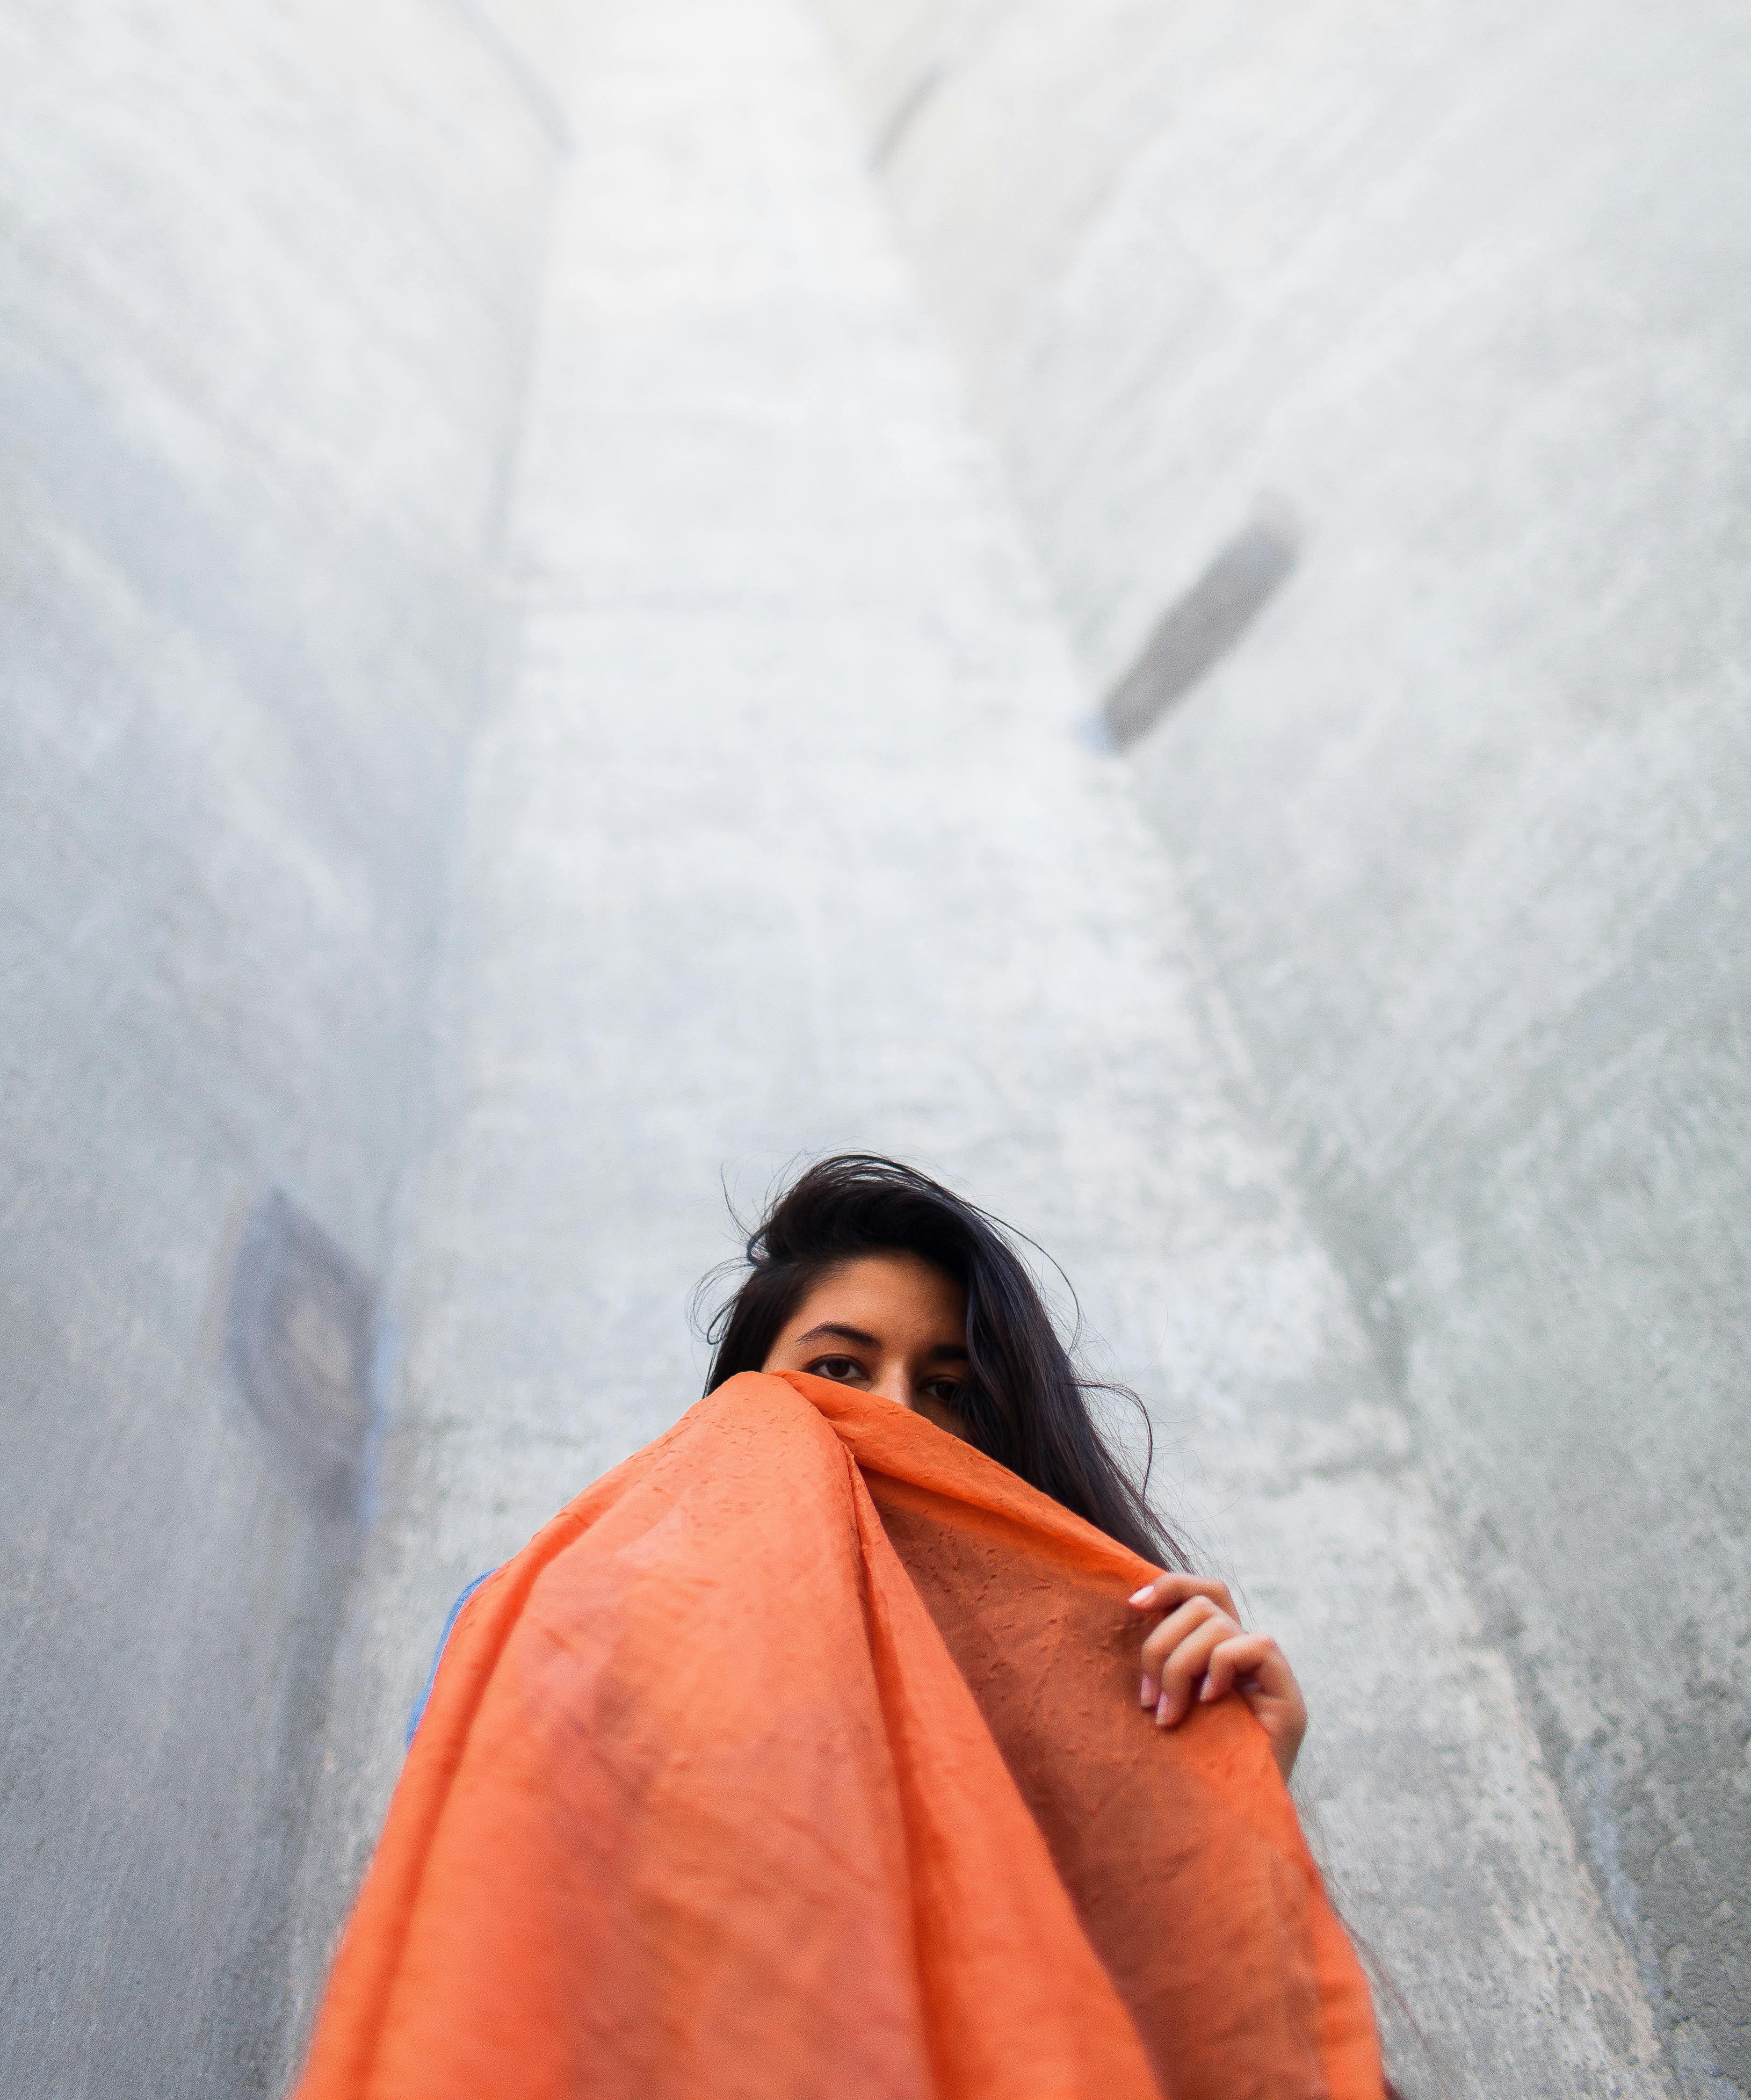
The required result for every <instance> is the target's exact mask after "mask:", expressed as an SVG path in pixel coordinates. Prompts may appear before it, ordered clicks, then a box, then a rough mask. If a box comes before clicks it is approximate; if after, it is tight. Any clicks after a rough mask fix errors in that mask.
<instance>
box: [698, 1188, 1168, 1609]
mask: <svg viewBox="0 0 1751 2100" xmlns="http://www.w3.org/2000/svg"><path fill="white" fill-rule="evenodd" d="M1006 1233H1007V1228H1005V1227H1003V1226H1002V1225H1000V1224H999V1223H998V1221H997V1220H995V1218H992V1217H990V1216H988V1215H986V1212H985V1211H981V1210H980V1209H979V1208H978V1207H977V1205H975V1204H973V1203H969V1202H966V1201H965V1200H964V1198H961V1197H959V1196H957V1195H955V1193H953V1192H952V1191H951V1190H950V1189H945V1188H944V1187H943V1186H942V1184H941V1183H940V1182H937V1181H933V1180H931V1179H930V1178H929V1176H928V1175H924V1174H920V1173H919V1172H918V1171H916V1170H915V1168H913V1167H902V1166H900V1165H899V1164H898V1162H895V1161H893V1160H892V1159H883V1158H880V1157H879V1156H877V1155H876V1154H872V1153H864V1152H848V1153H841V1154H839V1155H838V1156H837V1157H836V1158H831V1159H823V1160H821V1161H819V1162H818V1163H817V1164H816V1165H814V1166H813V1167H809V1168H808V1169H806V1170H805V1171H804V1172H803V1173H802V1174H801V1175H799V1176H797V1178H796V1180H795V1181H793V1182H792V1184H791V1185H790V1186H789V1188H787V1189H785V1190H784V1191H783V1193H781V1194H780V1195H779V1196H778V1198H776V1200H775V1201H774V1202H772V1204H771V1205H770V1207H769V1209H768V1210H767V1211H766V1215H765V1217H764V1218H762V1219H761V1221H760V1223H759V1224H758V1225H757V1226H756V1228H755V1229H754V1231H753V1232H752V1233H750V1234H749V1236H748V1242H747V1247H746V1255H747V1264H748V1273H747V1274H746V1275H745V1276H744V1277H743V1281H742V1283H741V1285H740V1286H739V1289H738V1290H736V1293H735V1295H734V1297H733V1298H731V1299H730V1300H729V1301H728V1302H727V1303H726V1304H724V1305H722V1306H721V1307H720V1308H718V1310H717V1312H716V1314H715V1315H714V1316H713V1317H712V1319H711V1321H709V1323H708V1326H707V1327H706V1330H705V1334H706V1339H707V1340H708V1341H709V1342H710V1343H712V1344H713V1354H712V1368H711V1374H710V1376H709V1377H708V1379H707V1380H706V1386H705V1389H706V1391H707V1392H712V1391H713V1390H714V1389H715V1388H716V1387H718V1386H720V1385H721V1384H722V1383H723V1382H724V1380H725V1379H728V1378H734V1376H735V1374H736V1373H737V1372H739V1371H757V1370H759V1369H760V1368H761V1365H763V1364H764V1363H765V1361H766V1358H767V1357H768V1356H769V1355H770V1353H771V1352H772V1348H773V1344H774V1343H775V1342H776V1341H777V1340H778V1336H779V1335H780V1334H781V1333H783V1329H784V1326H785V1323H786V1322H787V1321H788V1320H789V1319H790V1318H791V1317H792V1315H793V1314H794V1313H795V1312H796V1308H797V1307H798V1305H800V1304H801V1302H802V1300H803V1299H804V1297H805V1295H806V1294H807V1293H808V1291H809V1289H810V1288H811V1287H812V1286H814V1284H815V1283H817V1282H819V1280H820V1279H821V1278H822V1277H823V1276H826V1275H828V1274H830V1273H831V1271H833V1270H834V1269H836V1268H841V1267H843V1266H844V1264H845V1263H847V1262H849V1261H855V1260H858V1258H859V1257H860V1256H862V1255H871V1254H910V1255H917V1256H918V1257H919V1258H920V1260H924V1261H927V1262H928V1263H929V1264H931V1265H932V1266H933V1268H938V1269H940V1270H942V1273H944V1274H945V1275H946V1276H950V1277H953V1278H954V1280H955V1282H956V1283H958V1284H959V1286H960V1287H961V1289H962V1290H964V1292H965V1294H966V1299H967V1352H968V1359H969V1361H968V1367H967V1378H966V1382H965V1383H964V1386H963V1387H962V1390H961V1395H960V1398H959V1401H958V1402H957V1410H958V1412H959V1414H960V1417H961V1419H962V1422H963V1423H964V1426H965V1428H966V1432H967V1436H968V1441H969V1442H971V1443H973V1444H975V1445H977V1447H978V1448H979V1449H980V1450H981V1451H983V1452H985V1453H986V1454H987V1455H988V1456H989V1457H990V1458H995V1459H996V1460H997V1462H999V1465H1003V1466H1007V1467H1008V1468H1009V1470H1010V1471H1012V1473H1019V1474H1020V1475H1021V1478H1022V1479H1023V1480H1026V1481H1027V1482H1028V1483H1029V1484H1030V1485H1031V1486H1034V1487H1036V1488H1038V1489H1040V1490H1041V1492H1042V1493H1045V1494H1048V1495H1050V1496H1051V1497H1052V1500H1053V1501H1054V1502H1061V1503H1062V1504H1063V1505H1064V1507H1065V1508H1066V1509H1069V1510H1074V1511H1075V1512H1076V1514H1077V1515H1078V1516H1080V1517H1086V1518H1087V1520H1088V1521H1089V1523H1091V1524H1095V1525H1097V1526H1098V1527H1099V1528H1100V1530H1102V1531H1104V1532H1105V1533H1106V1535H1107V1536H1108V1537H1109V1538H1114V1539H1116V1540H1118V1543H1119V1544H1120V1545H1121V1546H1129V1547H1130V1548H1131V1551H1133V1552H1134V1553H1136V1554H1139V1555H1141V1556H1142V1558H1143V1559H1144V1560H1149V1561H1152V1562H1153V1563H1154V1564H1156V1565H1157V1566H1159V1567H1166V1568H1184V1566H1185V1565H1186V1561H1185V1557H1184V1554H1183V1553H1182V1552H1181V1551H1180V1546H1179V1545H1178V1544H1177V1542H1175V1540H1174V1539H1173V1537H1171V1535H1170V1534H1169V1533H1168V1532H1167V1530H1166V1529H1164V1528H1163V1526H1162V1524H1161V1523H1160V1521H1159V1520H1158V1518H1157V1517H1156V1516H1155V1515H1154V1513H1153V1511H1152V1510H1151V1509H1150V1507H1149V1503H1148V1502H1147V1500H1146V1499H1145V1488H1146V1487H1147V1485H1148V1482H1149V1468H1148V1466H1147V1464H1145V1468H1144V1475H1143V1480H1142V1482H1141V1483H1139V1482H1136V1481H1134V1480H1131V1477H1130V1476H1129V1475H1128V1474H1127V1472H1126V1471H1125V1470H1124V1469H1123V1467H1121V1466H1120V1465H1119V1464H1118V1462H1117V1461H1116V1460H1115V1459H1114V1456H1113V1454H1112V1453H1111V1452H1110V1451H1109V1449H1107V1446H1106V1443H1105V1440H1104V1439H1103V1437H1102V1436H1101V1434H1100V1430H1099V1428H1098V1427H1096V1423H1095V1422H1094V1419H1093V1418H1092V1415H1091V1414H1090V1413H1089V1410H1088V1403H1087V1398H1086V1395H1087V1393H1088V1392H1110V1393H1114V1394H1117V1395H1118V1396H1120V1397H1122V1398H1124V1399H1127V1400H1130V1401H1134V1402H1136V1405H1137V1406H1138V1408H1139V1410H1140V1411H1141V1409H1142V1403H1141V1402H1140V1401H1137V1398H1136V1394H1135V1393H1132V1392H1127V1390H1126V1388H1124V1387H1118V1386H1109V1385H1105V1384H1100V1383H1096V1382H1095V1381H1092V1380H1089V1379H1082V1378H1079V1377H1078V1375H1077V1373H1076V1370H1075V1367H1074V1365H1073V1363H1072V1362H1071V1360H1070V1354H1069V1352H1068V1351H1067V1350H1066V1349H1065V1346H1064V1344H1063V1343H1062V1342H1061V1341H1060V1340H1059V1339H1058V1335H1057V1330H1056V1329H1055V1328H1054V1326H1052V1318H1051V1316H1050V1315H1049V1314H1048V1312H1047V1310H1046V1308H1045V1306H1044V1304H1043V1303H1042V1302H1041V1299H1040V1295H1039V1291H1038V1290H1036V1289H1035V1287H1034V1279H1033V1277H1031V1276H1030V1274H1029V1273H1028V1271H1027V1268H1026V1266H1025V1264H1024V1263H1023V1262H1022V1260H1021V1257H1020V1256H1019V1255H1017V1253H1016V1251H1015V1250H1014V1248H1013V1247H1012V1246H1011V1245H1010V1243H1009V1240H1008V1237H1006V1236H1005V1235H1006ZM721 1273H722V1272H721V1271H717V1272H714V1274H713V1276H712V1277H708V1278H707V1279H706V1282H705V1283H704V1284H703V1285H702V1286H700V1288H701V1290H702V1292H703V1291H704V1290H708V1288H709V1286H710V1285H711V1283H712V1282H713V1281H714V1280H715V1277H716V1276H717V1275H720V1274H721ZM1148 1421H1149V1417H1148V1415H1147V1414H1145V1415H1144V1422H1145V1426H1147V1424H1148ZM1149 1448H1150V1451H1151V1454H1153V1436H1152V1437H1151V1440H1150V1447H1149Z"/></svg>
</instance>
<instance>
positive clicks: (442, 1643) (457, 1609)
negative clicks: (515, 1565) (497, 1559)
mask: <svg viewBox="0 0 1751 2100" xmlns="http://www.w3.org/2000/svg"><path fill="white" fill-rule="evenodd" d="M498 1572H499V1571H498V1570H497V1568H488V1569H487V1575H496V1574H497V1573H498ZM487 1575H477V1576H476V1577H474V1581H473V1582H470V1584H469V1586H468V1587H467V1588H466V1589H465V1590H464V1591H463V1592H462V1594H461V1596H460V1597H458V1598H457V1599H456V1602H455V1603H454V1604H452V1606H451V1607H450V1616H449V1617H448V1618H447V1619H446V1620H445V1621H444V1622H443V1632H442V1633H441V1634H439V1636H438V1649H437V1652H436V1653H435V1654H434V1656H433V1657H432V1666H431V1668H430V1670H428V1671H427V1672H426V1686H425V1689H424V1690H423V1691H422V1692H421V1693H420V1696H419V1697H418V1698H417V1700H415V1701H414V1702H413V1711H412V1713H411V1714H409V1715H408V1740H407V1745H406V1747H407V1748H408V1749H412V1747H413V1732H414V1730H415V1729H416V1728H417V1727H418V1726H419V1725H420V1717H421V1714H424V1712H425V1711H426V1701H427V1700H429V1699H430V1697H431V1696H432V1687H433V1686H434V1684H435V1683H437V1682H438V1665H439V1663H440V1662H442V1661H443V1652H444V1649H445V1648H447V1647H448V1645H449V1640H450V1630H451V1629H452V1627H453V1626H455V1624H456V1620H457V1619H458V1618H459V1617H461V1610H462V1607H463V1605H465V1604H466V1603H467V1602H468V1600H469V1599H470V1597H472V1596H473V1595H474V1592H475V1591H476V1590H478V1589H479V1587H480V1586H481V1584H482V1583H483V1582H485V1581H486V1579H487Z"/></svg>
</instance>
